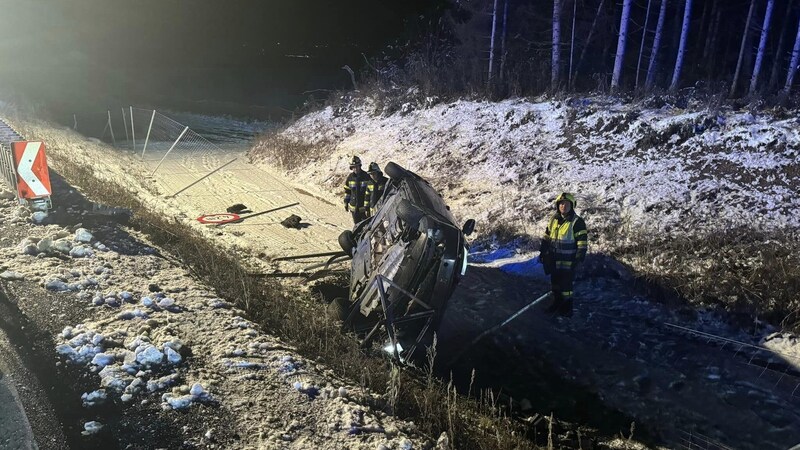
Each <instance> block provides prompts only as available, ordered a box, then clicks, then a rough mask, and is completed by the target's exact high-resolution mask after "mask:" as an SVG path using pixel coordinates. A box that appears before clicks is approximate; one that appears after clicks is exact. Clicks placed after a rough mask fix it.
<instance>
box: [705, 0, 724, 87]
mask: <svg viewBox="0 0 800 450" xmlns="http://www.w3.org/2000/svg"><path fill="white" fill-rule="evenodd" d="M721 16H722V10H721V9H719V8H717V13H716V15H715V16H714V23H713V25H712V26H711V30H710V33H709V35H708V39H707V40H706V48H705V49H703V62H704V64H706V74H707V76H708V78H709V79H711V78H713V77H714V72H715V70H714V69H715V67H716V65H715V64H714V62H715V61H716V59H717V57H716V55H717V52H715V51H714V49H715V48H717V41H718V40H719V39H718V37H719V20H720V18H721Z"/></svg>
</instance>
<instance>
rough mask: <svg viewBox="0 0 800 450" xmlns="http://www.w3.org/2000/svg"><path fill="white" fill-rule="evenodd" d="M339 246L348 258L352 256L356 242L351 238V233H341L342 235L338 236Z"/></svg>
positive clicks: (347, 231) (345, 231)
mask: <svg viewBox="0 0 800 450" xmlns="http://www.w3.org/2000/svg"><path fill="white" fill-rule="evenodd" d="M339 246H341V247H342V250H343V251H344V252H345V253H347V254H348V255H349V256H353V249H354V248H355V246H356V240H355V238H354V237H353V232H352V231H350V230H344V231H342V234H340V235H339Z"/></svg>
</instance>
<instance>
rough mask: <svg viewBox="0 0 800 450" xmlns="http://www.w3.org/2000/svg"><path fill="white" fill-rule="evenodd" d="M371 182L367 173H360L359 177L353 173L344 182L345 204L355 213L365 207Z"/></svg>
mask: <svg viewBox="0 0 800 450" xmlns="http://www.w3.org/2000/svg"><path fill="white" fill-rule="evenodd" d="M370 180H371V179H370V177H369V175H367V173H366V172H359V174H358V175H356V174H354V173H352V172H351V173H350V175H348V176H347V179H346V180H345V181H344V202H345V203H346V204H348V205H350V206H351V207H352V208H353V210H354V211H355V210H358V209H362V208H363V207H364V198H365V197H366V192H367V184H368V183H369V181H370Z"/></svg>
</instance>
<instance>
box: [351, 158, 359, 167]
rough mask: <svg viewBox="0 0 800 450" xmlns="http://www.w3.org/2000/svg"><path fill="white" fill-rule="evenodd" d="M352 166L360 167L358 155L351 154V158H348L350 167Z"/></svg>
mask: <svg viewBox="0 0 800 450" xmlns="http://www.w3.org/2000/svg"><path fill="white" fill-rule="evenodd" d="M353 167H361V158H359V157H358V156H353V159H351V160H350V168H351V169H352V168H353Z"/></svg>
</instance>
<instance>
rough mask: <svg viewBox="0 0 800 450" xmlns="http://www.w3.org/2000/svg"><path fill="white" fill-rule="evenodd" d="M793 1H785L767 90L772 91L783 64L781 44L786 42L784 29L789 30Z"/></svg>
mask: <svg viewBox="0 0 800 450" xmlns="http://www.w3.org/2000/svg"><path fill="white" fill-rule="evenodd" d="M792 3H794V2H793V0H787V1H786V12H785V13H784V14H783V23H781V31H780V33H781V34H780V37H779V38H778V47H777V48H776V49H775V56H774V57H773V58H772V70H770V72H769V81H768V82H767V90H770V91H771V90H772V89H774V88H775V86H776V85H777V84H778V71H779V70H780V68H781V62H783V43H784V41H786V29H787V28H789V16H791V13H792Z"/></svg>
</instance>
